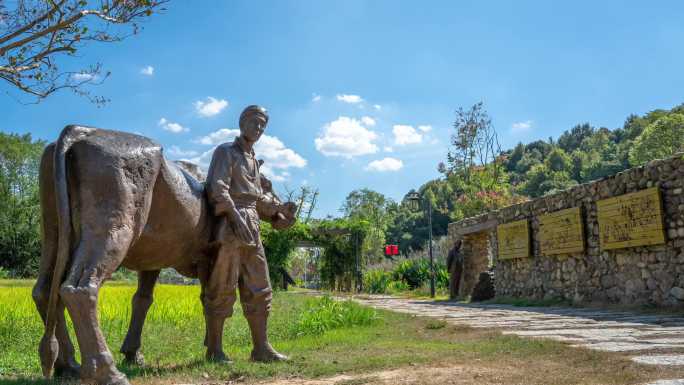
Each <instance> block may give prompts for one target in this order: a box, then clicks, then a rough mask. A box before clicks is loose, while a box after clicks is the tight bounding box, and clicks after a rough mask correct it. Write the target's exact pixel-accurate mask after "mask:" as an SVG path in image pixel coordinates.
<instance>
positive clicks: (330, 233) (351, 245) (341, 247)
mask: <svg viewBox="0 0 684 385" xmlns="http://www.w3.org/2000/svg"><path fill="white" fill-rule="evenodd" d="M369 228H370V224H369V223H368V222H367V221H365V220H353V219H344V218H338V219H330V220H322V221H319V222H317V223H316V228H315V230H313V231H312V233H313V239H314V241H315V242H316V243H317V244H318V245H320V246H321V247H322V248H323V254H322V255H321V260H320V266H319V269H320V275H321V283H322V284H323V285H324V286H325V287H327V288H330V289H337V290H351V282H352V280H353V278H354V275H355V271H356V256H357V253H358V252H359V248H360V245H362V244H363V242H364V239H365V237H366V235H367V234H368V232H369ZM359 257H360V256H359Z"/></svg>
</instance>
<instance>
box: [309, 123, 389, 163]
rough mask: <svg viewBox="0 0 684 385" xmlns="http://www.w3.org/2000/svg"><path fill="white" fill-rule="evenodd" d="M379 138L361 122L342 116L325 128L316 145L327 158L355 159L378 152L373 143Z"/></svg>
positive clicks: (316, 140)
mask: <svg viewBox="0 0 684 385" xmlns="http://www.w3.org/2000/svg"><path fill="white" fill-rule="evenodd" d="M377 138H378V135H377V134H376V133H375V132H373V131H370V130H368V129H367V128H366V127H364V126H363V125H362V124H361V122H360V121H358V120H356V119H353V118H349V117H346V116H340V117H339V118H337V120H334V121H332V122H330V123H327V124H326V125H325V126H323V132H322V133H321V134H320V136H319V137H318V138H316V139H315V141H314V143H315V144H316V149H317V150H318V151H319V152H321V153H322V154H323V155H325V156H342V157H345V158H353V157H355V156H359V155H366V154H373V153H375V152H377V151H378V146H376V145H375V143H373V141H374V140H376V139H377Z"/></svg>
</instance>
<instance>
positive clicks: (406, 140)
mask: <svg viewBox="0 0 684 385" xmlns="http://www.w3.org/2000/svg"><path fill="white" fill-rule="evenodd" d="M392 133H393V134H394V142H395V143H396V144H398V145H400V146H404V145H407V144H414V143H420V142H421V141H422V140H423V136H422V135H421V134H419V133H418V132H417V131H416V129H415V128H413V127H412V126H406V125H402V124H396V125H394V126H393V127H392Z"/></svg>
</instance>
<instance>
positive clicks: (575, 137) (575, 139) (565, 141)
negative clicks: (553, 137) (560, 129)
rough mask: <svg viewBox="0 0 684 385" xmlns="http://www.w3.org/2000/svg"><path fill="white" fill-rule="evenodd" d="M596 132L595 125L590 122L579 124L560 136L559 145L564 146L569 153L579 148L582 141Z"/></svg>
mask: <svg viewBox="0 0 684 385" xmlns="http://www.w3.org/2000/svg"><path fill="white" fill-rule="evenodd" d="M593 133H594V127H592V126H591V125H590V124H589V123H584V124H578V125H576V126H575V127H573V128H571V129H570V131H565V132H564V133H563V134H562V135H561V136H560V138H558V147H560V148H562V149H563V150H565V152H567V153H568V154H569V153H571V152H573V151H575V150H576V149H578V148H579V146H580V144H582V141H583V140H584V139H585V138H587V137H589V136H591V135H592V134H593Z"/></svg>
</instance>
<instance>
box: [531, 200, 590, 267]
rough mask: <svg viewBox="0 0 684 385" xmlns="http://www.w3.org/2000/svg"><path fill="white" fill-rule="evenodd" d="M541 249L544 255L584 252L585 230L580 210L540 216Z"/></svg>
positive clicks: (567, 210)
mask: <svg viewBox="0 0 684 385" xmlns="http://www.w3.org/2000/svg"><path fill="white" fill-rule="evenodd" d="M539 248H540V252H541V254H542V255H554V254H570V253H581V252H583V251H584V229H583V226H582V214H581V213H580V208H579V207H574V208H571V209H566V210H560V211H556V212H553V213H551V214H546V215H541V216H539Z"/></svg>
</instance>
